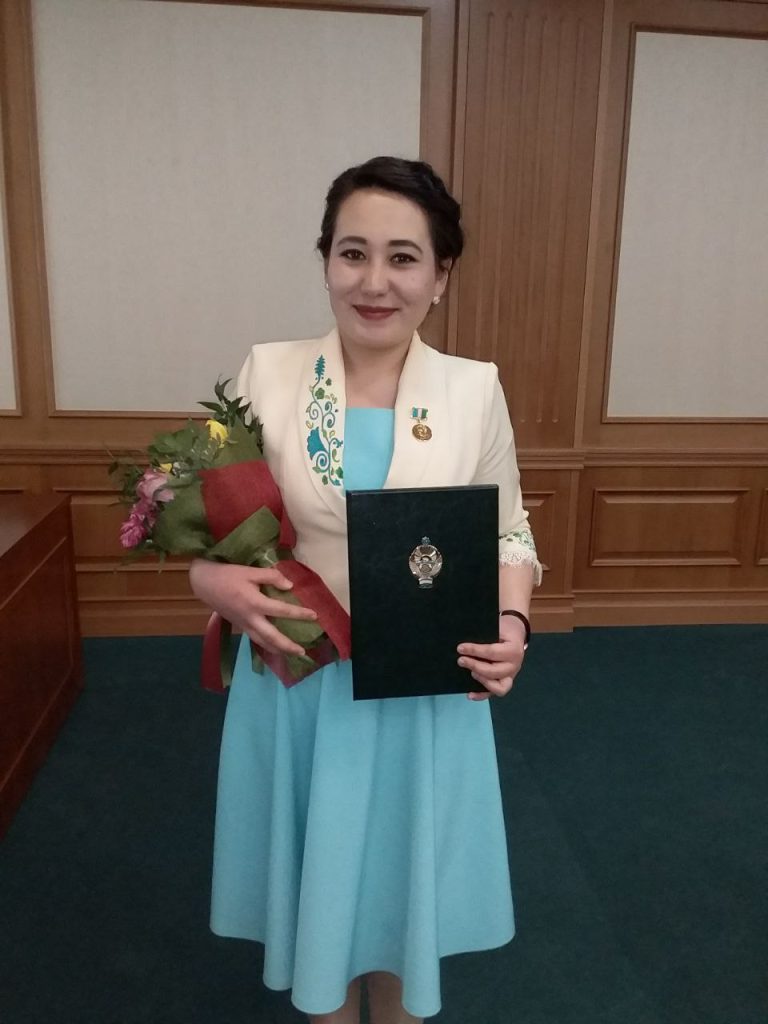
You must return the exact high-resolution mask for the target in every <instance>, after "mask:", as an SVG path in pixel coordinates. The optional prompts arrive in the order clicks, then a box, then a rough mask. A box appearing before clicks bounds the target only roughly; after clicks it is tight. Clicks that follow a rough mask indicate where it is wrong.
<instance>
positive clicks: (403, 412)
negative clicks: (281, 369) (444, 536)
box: [297, 329, 450, 522]
mask: <svg viewBox="0 0 768 1024" xmlns="http://www.w3.org/2000/svg"><path fill="white" fill-rule="evenodd" d="M414 409H416V410H420V411H424V412H425V413H426V415H425V418H424V423H425V424H426V425H427V426H428V427H429V428H430V430H431V432H432V436H431V437H430V439H429V440H419V438H417V437H416V436H415V435H414V433H413V427H414V425H415V423H416V419H415V418H414V415H413V410H414ZM346 412H347V396H346V387H345V375H344V358H343V354H342V350H341V341H340V339H339V333H338V331H337V330H336V329H334V330H333V331H331V332H330V334H327V335H326V336H325V337H324V338H320V339H318V341H317V342H316V344H315V345H313V346H312V347H311V348H310V350H309V352H308V358H307V360H306V362H305V364H304V366H303V367H302V372H301V381H300V385H299V392H298V405H297V422H298V423H299V432H300V438H299V441H300V444H301V450H302V461H303V463H304V466H305V468H306V471H307V473H308V474H309V477H310V480H311V482H312V485H313V487H314V488H315V490H316V491H317V493H318V495H319V496H320V498H321V499H322V500H323V502H324V503H325V505H327V507H328V508H329V509H330V510H331V511H332V512H333V513H334V514H335V515H337V516H338V517H339V518H340V519H342V520H343V521H345V522H346V517H347V509H346V499H345V494H344V470H343V463H344V419H345V416H346ZM449 446H450V424H449V420H448V408H447V396H446V383H445V371H444V368H443V366H442V363H441V360H440V357H439V354H438V353H437V352H435V351H433V350H432V349H430V348H429V347H428V346H427V345H425V344H424V342H423V341H422V340H421V338H420V337H419V335H418V334H414V337H413V341H412V342H411V347H410V348H409V350H408V355H407V356H406V360H405V363H404V364H403V370H402V373H401V374H400V382H399V385H398V389H397V398H396V400H395V437H394V450H393V453H392V461H391V463H390V466H389V472H388V474H387V478H386V481H385V483H384V486H385V487H387V488H389V487H418V486H420V485H428V484H429V483H430V480H429V478H428V475H429V470H430V467H437V468H438V469H439V467H440V465H441V461H442V460H441V453H445V451H446V450H447V448H449ZM425 477H427V479H426V480H425Z"/></svg>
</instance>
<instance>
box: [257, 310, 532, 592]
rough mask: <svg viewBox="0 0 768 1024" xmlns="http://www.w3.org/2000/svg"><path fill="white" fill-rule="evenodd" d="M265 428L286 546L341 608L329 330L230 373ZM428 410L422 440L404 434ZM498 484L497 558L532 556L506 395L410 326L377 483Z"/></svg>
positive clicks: (337, 360) (483, 367)
mask: <svg viewBox="0 0 768 1024" xmlns="http://www.w3.org/2000/svg"><path fill="white" fill-rule="evenodd" d="M237 394H238V395H241V396H243V397H245V398H246V399H247V400H248V401H250V402H251V406H252V409H253V412H254V414H255V415H256V416H258V417H259V419H260V420H261V422H262V424H263V429H264V453H265V456H266V458H267V461H268V463H269V465H270V468H271V470H272V473H273V475H274V477H275V480H276V482H277V485H278V486H279V488H280V490H281V492H282V495H283V500H284V502H285V507H286V510H287V512H288V515H289V517H290V519H291V522H292V523H293V525H294V527H295V529H296V533H297V536H298V544H297V546H296V548H295V549H294V554H295V556H296V558H298V559H299V561H302V562H305V563H306V564H307V565H309V566H310V568H312V569H314V570H315V572H317V573H319V575H320V576H321V577H322V578H323V580H324V581H325V583H326V584H327V586H328V587H329V588H330V589H331V591H332V592H333V593H334V594H335V595H336V597H337V598H338V599H339V601H340V602H341V604H342V605H343V606H344V607H345V608H346V609H347V610H349V579H348V573H347V533H346V505H345V497H344V477H343V458H344V418H345V412H346V395H345V388H344V362H343V359H342V351H341V344H340V341H339V335H338V331H336V330H333V331H331V333H330V334H328V335H326V336H325V337H324V338H314V339H311V340H309V341H286V342H273V343H267V344H262V345H254V346H253V348H252V349H251V352H250V354H249V355H248V358H247V359H246V361H245V364H244V366H243V368H242V370H241V371H240V374H239V376H238V379H237ZM414 408H415V409H419V410H426V422H427V424H428V425H429V427H430V429H431V430H432V437H431V439H430V440H428V441H420V440H418V439H417V438H416V437H414V435H413V425H414V420H413V418H412V410H413V409H414ZM470 483H476V484H498V487H499V533H500V537H499V559H500V562H502V563H513V564H514V563H519V564H531V565H533V566H534V569H535V574H536V582H537V583H539V582H540V580H541V566H540V565H539V562H538V560H537V557H536V549H535V547H534V543H533V537H532V536H531V532H530V529H529V528H528V514H527V512H526V511H525V510H524V509H523V503H522V496H521V493H520V474H519V472H518V468H517V460H516V458H515V444H514V438H513V435H512V425H511V423H510V420H509V413H508V411H507V404H506V401H505V399H504V393H503V392H502V389H501V385H500V383H499V377H498V372H497V369H496V367H495V366H494V364H493V363H481V362H476V361H475V360H471V359H460V358H458V357H456V356H447V355H444V354H443V353H441V352H437V351H436V350H435V349H433V348H430V347H429V346H428V345H425V344H424V342H422V341H421V339H420V338H419V336H418V335H417V334H416V335H414V337H413V341H412V343H411V347H410V349H409V351H408V355H407V357H406V360H405V364H404V366H403V370H402V374H401V376H400V383H399V387H398V392H397V400H396V402H395V438H394V451H393V455H392V462H391V464H390V467H389V473H388V475H387V479H386V482H385V484H384V486H385V487H436V486H448V485H458V484H470Z"/></svg>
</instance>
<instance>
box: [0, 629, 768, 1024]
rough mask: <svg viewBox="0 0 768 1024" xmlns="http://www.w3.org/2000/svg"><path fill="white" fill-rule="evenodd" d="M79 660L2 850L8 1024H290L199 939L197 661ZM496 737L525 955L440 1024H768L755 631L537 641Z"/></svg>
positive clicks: (203, 905) (131, 652)
mask: <svg viewBox="0 0 768 1024" xmlns="http://www.w3.org/2000/svg"><path fill="white" fill-rule="evenodd" d="M85 654H86V690H85V691H84V693H83V695H82V697H81V698H80V700H79V701H78V703H77V705H76V707H75V709H74V711H73V713H72V715H71V716H70V718H69V720H68V722H67V724H66V726H65V727H64V729H63V731H62V733H61V735H60V737H59V740H58V742H57V743H56V745H55V747H54V749H53V750H52V751H51V754H50V756H49V758H48V760H47V762H46V764H45V766H44V767H43V769H42V771H41V772H40V774H39V775H38V778H37V780H36V782H35V784H34V786H33V788H32V790H31V792H30V793H29V796H28V798H27V800H26V802H25V804H24V806H23V807H22V809H21V811H20V812H19V814H18V816H17V817H16V819H15V821H14V823H13V824H12V826H11V828H10V830H9V832H8V835H7V837H6V840H5V842H4V843H3V845H2V847H0V1022H1V1024H177V1022H178V1024H182V1022H183V1024H193V1022H194V1024H197V1022H200V1024H296V1022H298V1021H301V1020H303V1018H302V1016H301V1015H300V1014H299V1013H297V1012H296V1011H295V1010H294V1009H293V1008H292V1007H291V1005H290V1002H289V1000H288V998H287V996H286V995H284V994H280V993H272V992H269V991H267V990H265V989H264V987H263V985H262V984H261V954H260V949H259V947H256V946H254V945H251V944H249V943H244V942H232V941H227V940H223V939H218V938H216V937H214V936H212V935H211V934H210V932H209V931H208V927H207V915H208V891H209V872H210V846H211V832H212V821H213V805H214V792H215V774H216V757H217V746H218V734H219V731H220V727H221V719H222V715H223V709H224V699H223V698H221V697H217V696H215V695H212V694H208V693H205V692H203V691H202V690H200V689H199V688H198V686H197V663H198V658H199V642H198V641H196V640H193V639H188V638H170V639H168V638H165V639H159V638H158V639H141V640H109V639H100V640H89V641H87V642H86V644H85ZM494 714H495V721H496V732H497V744H498V751H499V762H500V766H501V771H502V780H503V787H504V795H505V802H506V810H507V823H508V831H509V840H510V851H511V860H512V875H513V883H514V890H515V898H516V910H517V923H518V936H517V938H516V939H515V940H514V942H513V943H511V944H510V945H509V946H507V947H505V948H504V949H501V950H496V951H493V952H491V953H486V954H472V955H467V956H461V957H454V958H451V959H449V960H447V961H444V970H443V1004H444V1008H443V1010H442V1012H441V1013H440V1014H439V1015H438V1016H437V1017H435V1018H432V1020H433V1021H435V1022H436V1024H768V627H764V626H728V627H726V626H715V627H695V628H679V627H678V628H647V629H591V630H577V631H576V632H575V633H573V634H563V635H544V636H540V637H537V638H536V642H535V643H534V644H533V645H532V647H531V649H530V651H529V655H528V660H527V664H526V667H525V671H524V673H523V674H522V675H521V677H520V678H519V680H518V682H517V683H516V686H515V689H514V691H513V694H512V695H511V696H510V697H509V698H507V699H506V700H505V701H503V702H497V703H496V704H495V706H494ZM477 870H478V871H479V872H482V864H478V866H477Z"/></svg>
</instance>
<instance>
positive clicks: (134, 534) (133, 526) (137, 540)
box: [120, 509, 147, 548]
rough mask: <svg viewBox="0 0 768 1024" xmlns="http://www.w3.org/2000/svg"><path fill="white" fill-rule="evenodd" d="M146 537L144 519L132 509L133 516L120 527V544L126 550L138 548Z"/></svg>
mask: <svg viewBox="0 0 768 1024" xmlns="http://www.w3.org/2000/svg"><path fill="white" fill-rule="evenodd" d="M146 536H147V531H146V530H145V529H144V521H143V519H141V518H140V517H139V516H137V515H136V513H135V512H134V510H133V509H131V514H130V515H129V516H128V518H127V519H126V520H125V522H124V523H123V525H122V526H121V527H120V543H121V544H122V545H123V547H124V548H136V547H138V546H139V544H141V542H142V541H143V540H144V539H145V538H146Z"/></svg>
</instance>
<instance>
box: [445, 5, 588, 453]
mask: <svg viewBox="0 0 768 1024" xmlns="http://www.w3.org/2000/svg"><path fill="white" fill-rule="evenodd" d="M600 36H601V5H600V4H598V3H594V2H591V0H527V2H523V0H519V2H516V3H509V2H508V0H473V2H472V3H471V6H470V13H469V29H468V63H467V67H468V77H467V85H466V97H467V99H466V131H465V138H464V152H463V156H464V186H463V196H462V200H463V210H464V219H465V222H466V224H467V248H466V251H465V254H464V256H463V257H462V261H461V264H460V268H459V315H458V337H457V343H456V347H457V351H458V353H459V354H460V355H466V356H470V357H473V358H478V359H490V360H493V361H494V362H496V363H497V364H498V366H499V370H500V375H501V380H502V383H503V385H504V389H505V393H506V395H507V399H508V400H509V403H510V407H511V410H512V416H513V420H514V424H515V430H516V434H517V438H518V442H519V444H520V445H521V446H522V447H523V448H552V447H567V446H569V445H571V444H572V443H573V437H574V411H575V406H576V392H577V376H578V362H579V339H580V333H581V314H582V302H583V291H584V273H585V257H586V248H587V232H588V226H589V203H590V189H591V168H592V160H593V152H594V145H593V139H594V130H595V120H596V112H597V88H598V74H599V67H600Z"/></svg>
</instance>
